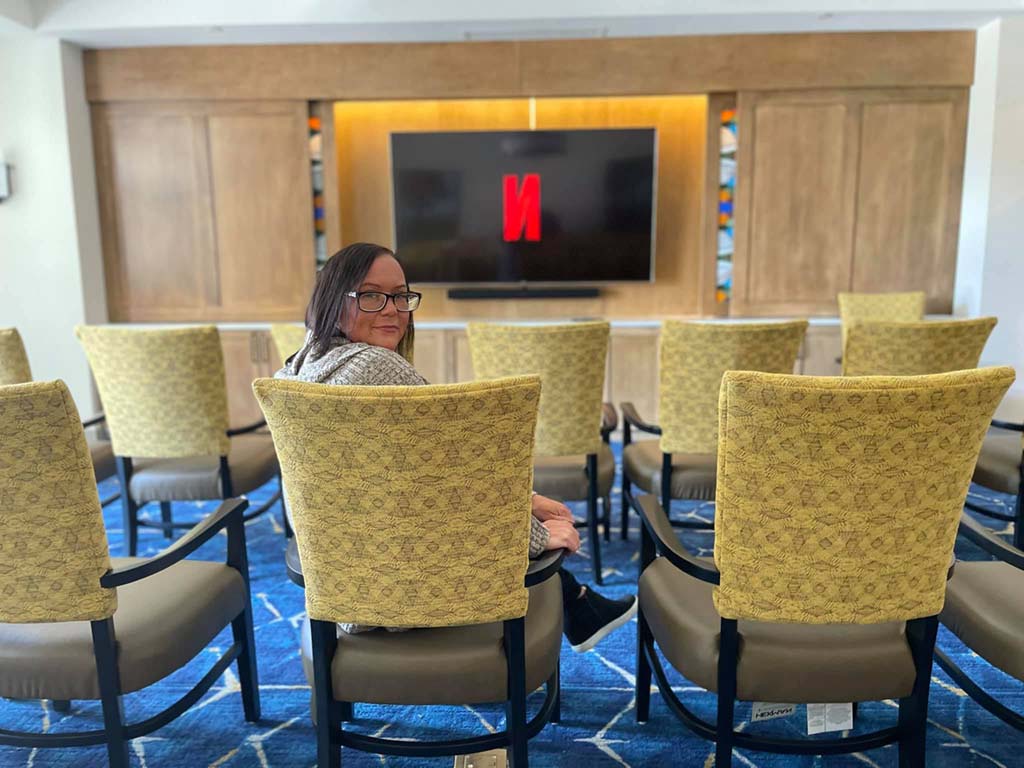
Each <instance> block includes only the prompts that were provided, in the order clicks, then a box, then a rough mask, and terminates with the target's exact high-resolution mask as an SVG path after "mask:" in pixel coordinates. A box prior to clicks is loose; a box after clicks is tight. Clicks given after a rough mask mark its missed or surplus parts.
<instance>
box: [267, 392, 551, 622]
mask: <svg viewBox="0 0 1024 768" xmlns="http://www.w3.org/2000/svg"><path fill="white" fill-rule="evenodd" d="M253 389H254V391H255V392H256V398H257V400H259V403H260V406H261V407H262V408H263V413H264V414H265V415H266V417H267V424H268V425H269V426H270V431H271V432H272V433H273V436H274V446H275V448H276V449H277V455H278V458H279V459H280V462H281V472H282V474H283V476H284V487H285V495H286V497H287V500H288V506H289V508H290V509H291V512H292V518H293V520H294V525H295V535H296V537H297V540H298V546H299V555H300V557H301V559H302V566H303V572H304V574H305V578H306V610H307V612H308V613H309V616H310V618H313V619H322V620H324V621H334V622H341V623H345V624H364V625H369V626H386V627H443V626H457V625H464V624H477V623H483V622H490V621H499V620H503V619H508V618H515V617H519V616H523V615H524V614H525V612H526V605H527V592H526V589H524V587H523V578H524V576H525V574H526V568H527V564H528V563H527V547H528V545H529V540H530V506H531V502H530V495H531V492H530V489H531V486H532V483H533V431H534V427H535V425H536V422H537V407H538V402H539V399H540V379H539V378H537V377H536V376H524V377H520V378H514V379H502V380H498V381H484V382H473V383H469V384H450V385H434V386H430V385H428V386H422V387H371V386H331V385H325V384H311V383H307V382H298V381H284V380H281V379H257V380H256V381H255V382H254V383H253Z"/></svg>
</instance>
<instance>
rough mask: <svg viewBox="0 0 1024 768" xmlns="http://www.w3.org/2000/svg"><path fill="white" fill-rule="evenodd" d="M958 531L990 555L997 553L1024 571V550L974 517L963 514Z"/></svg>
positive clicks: (1005, 561) (1002, 558) (1003, 559)
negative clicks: (1007, 541)
mask: <svg viewBox="0 0 1024 768" xmlns="http://www.w3.org/2000/svg"><path fill="white" fill-rule="evenodd" d="M958 532H959V533H961V534H963V536H964V538H966V539H969V540H970V541H972V542H973V543H975V544H977V545H978V546H979V547H981V548H982V549H984V550H985V551H986V552H988V553H989V554H990V555H995V556H996V557H998V558H999V559H1000V560H1002V561H1003V562H1004V563H1008V564H1010V565H1012V566H1013V567H1014V568H1019V569H1020V570H1022V571H1024V552H1021V551H1020V550H1019V549H1017V548H1016V547H1011V546H1010V545H1009V544H1007V543H1006V542H1005V541H1003V540H1002V539H1000V538H999V537H998V536H996V535H995V534H994V533H992V531H990V530H989V529H988V528H986V527H985V526H984V525H982V524H981V523H979V522H978V521H977V520H975V519H974V518H973V517H970V516H969V515H961V516H960V530H959V531H958Z"/></svg>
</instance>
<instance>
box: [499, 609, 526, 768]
mask: <svg viewBox="0 0 1024 768" xmlns="http://www.w3.org/2000/svg"><path fill="white" fill-rule="evenodd" d="M504 627H505V656H506V659H507V661H506V663H507V665H508V701H506V702H505V724H506V728H507V729H508V738H509V749H508V757H509V760H508V764H509V768H528V762H529V758H528V756H527V748H526V742H527V734H526V636H525V621H524V620H523V619H521V618H519V619H509V620H508V621H506V622H505V623H504Z"/></svg>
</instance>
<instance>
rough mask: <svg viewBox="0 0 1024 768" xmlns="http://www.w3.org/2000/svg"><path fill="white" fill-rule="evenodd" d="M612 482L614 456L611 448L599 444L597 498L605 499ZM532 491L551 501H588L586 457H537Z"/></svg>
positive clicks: (613, 476) (610, 489)
mask: <svg viewBox="0 0 1024 768" xmlns="http://www.w3.org/2000/svg"><path fill="white" fill-rule="evenodd" d="M614 478H615V456H614V454H612V449H611V446H609V445H608V444H607V443H601V448H600V450H598V452H597V495H598V496H600V497H605V496H607V495H608V494H610V493H611V491H612V481H613V480H614ZM533 489H534V490H535V491H537V493H541V494H543V495H545V496H550V497H551V498H553V499H563V500H566V501H569V500H576V499H585V498H587V493H588V489H587V457H586V455H584V454H580V455H579V456H538V457H535V458H534V462H533Z"/></svg>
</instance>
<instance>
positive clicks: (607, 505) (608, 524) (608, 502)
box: [601, 496, 612, 541]
mask: <svg viewBox="0 0 1024 768" xmlns="http://www.w3.org/2000/svg"><path fill="white" fill-rule="evenodd" d="M601 511H602V512H604V540H605V541H611V540H612V497H611V496H605V497H604V498H602V499H601Z"/></svg>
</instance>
